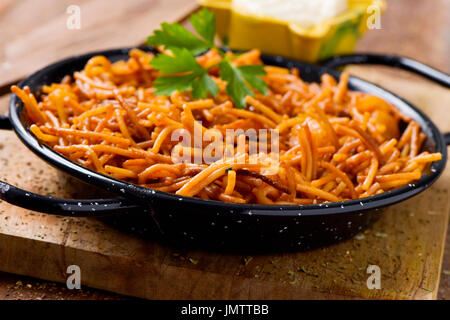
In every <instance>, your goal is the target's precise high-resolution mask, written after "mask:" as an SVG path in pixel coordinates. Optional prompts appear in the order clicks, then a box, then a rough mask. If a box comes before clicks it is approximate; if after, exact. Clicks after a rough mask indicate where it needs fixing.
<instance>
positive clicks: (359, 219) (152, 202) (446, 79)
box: [0, 48, 450, 251]
mask: <svg viewBox="0 0 450 320" xmlns="http://www.w3.org/2000/svg"><path fill="white" fill-rule="evenodd" d="M148 50H151V49H148ZM128 51H129V49H128V48H127V49H119V50H109V51H103V52H95V53H90V54H86V55H82V56H77V57H74V58H70V59H66V60H63V61H60V62H57V63H55V64H52V65H50V66H48V67H46V68H44V69H42V70H40V71H38V72H36V73H34V74H33V75H31V76H30V77H28V78H27V79H25V80H24V81H22V82H21V83H20V85H19V86H20V87H24V86H29V87H30V88H31V90H32V91H33V92H37V91H39V89H40V88H41V87H42V86H43V85H45V84H50V83H52V82H58V81H60V80H61V79H62V78H63V77H64V76H65V75H67V74H72V73H73V72H74V71H77V70H80V69H82V68H83V67H84V65H85V63H86V62H87V61H88V59H89V58H91V57H92V56H94V55H104V56H106V57H108V58H109V59H111V60H112V61H116V60H120V59H126V58H127V54H128ZM263 60H264V62H265V63H266V64H269V65H277V66H283V67H289V68H290V67H296V68H298V69H299V70H300V74H301V75H302V78H303V79H304V80H305V81H308V82H312V81H315V82H318V81H320V76H321V75H322V74H324V73H329V74H331V75H332V76H334V77H335V78H338V77H339V74H340V73H339V72H338V71H336V70H335V69H332V68H333V67H338V66H342V65H345V64H363V63H364V64H365V63H367V64H384V65H388V66H393V67H400V68H403V69H407V70H410V71H413V72H416V73H419V74H421V75H423V76H425V77H427V78H429V79H431V80H434V81H436V82H438V83H439V84H441V85H443V86H445V87H447V88H449V87H450V76H449V75H447V74H444V73H442V72H439V71H437V70H435V69H433V68H431V67H428V66H426V65H423V64H421V63H419V62H416V61H413V60H410V59H406V58H401V57H396V56H383V55H349V56H342V57H337V58H333V59H331V60H328V61H327V62H325V63H324V64H323V65H321V66H318V65H312V64H307V63H303V62H298V61H293V60H289V59H285V58H281V57H274V56H267V55H264V56H263ZM349 87H350V89H352V90H357V91H362V92H367V93H370V94H373V95H376V96H379V97H381V98H383V99H385V100H386V101H388V102H390V103H391V104H393V105H395V106H396V107H397V108H398V109H399V110H401V111H402V112H404V113H405V114H407V115H409V116H410V117H411V118H413V119H414V120H415V121H417V122H418V123H419V124H420V126H421V127H422V130H423V132H424V133H425V134H426V135H427V139H426V142H425V144H424V147H423V149H424V150H428V151H430V152H440V153H442V160H440V161H437V162H434V163H433V164H432V166H431V169H430V171H429V172H428V173H427V174H425V175H423V176H422V178H421V179H420V180H419V181H418V182H417V183H415V184H410V185H408V186H404V187H402V188H399V189H397V190H393V191H390V192H385V193H382V194H379V195H376V196H372V197H368V198H364V199H358V200H350V201H344V202H336V203H329V204H322V205H304V206H301V205H284V206H267V205H251V204H245V205H243V204H231V203H223V202H219V201H208V200H200V199H195V198H188V197H180V196H177V195H174V194H169V193H164V192H160V191H155V190H152V189H148V188H144V187H140V186H137V185H134V184H130V183H127V182H124V181H120V180H116V179H113V178H110V177H108V176H105V175H102V174H100V173H97V172H94V171H92V170H89V169H87V168H85V167H83V166H81V165H79V164H76V163H74V162H72V161H70V160H68V159H66V158H64V157H63V156H61V155H60V154H58V153H57V152H55V151H53V150H52V149H51V148H49V147H47V146H45V145H43V144H41V143H40V142H39V141H38V140H37V139H36V138H35V137H34V135H33V134H32V133H31V132H30V130H29V128H28V126H27V124H26V123H27V122H26V114H25V111H24V108H23V104H22V102H21V101H20V99H19V98H18V97H17V96H16V95H13V96H12V98H11V102H10V109H9V112H10V114H9V117H6V116H3V117H1V118H0V128H1V129H13V130H14V131H15V132H16V134H17V136H18V137H19V138H20V139H21V140H22V142H23V143H24V144H25V145H26V146H27V147H28V148H29V149H31V150H32V151H33V152H34V153H35V154H37V155H38V156H39V157H41V158H42V159H44V160H45V161H47V162H48V163H50V164H52V165H53V166H55V167H56V168H58V169H60V170H62V171H64V172H65V173H68V174H69V175H72V176H74V177H76V178H78V179H80V180H82V181H84V182H86V183H88V184H91V185H94V186H96V187H100V188H102V189H104V190H107V191H109V192H111V193H113V194H116V197H115V198H111V199H95V200H72V199H58V198H54V197H49V196H42V195H38V194H35V193H31V192H28V191H25V190H21V189H19V188H17V187H15V186H12V185H10V184H8V183H5V182H1V181H0V198H1V199H3V200H5V201H7V202H9V203H11V204H14V205H17V206H20V207H23V208H27V209H30V210H35V211H40V212H44V213H48V214H55V215H64V216H72V217H84V216H91V217H102V218H104V219H113V220H114V221H115V223H116V224H118V225H119V226H127V227H131V228H133V229H134V230H141V231H142V230H144V231H145V230H150V231H149V232H150V233H152V234H154V235H157V236H158V238H161V239H163V240H166V241H169V242H170V243H173V244H176V245H182V246H185V245H187V246H200V247H208V248H213V249H216V250H219V249H226V250H252V251H253V250H254V251H261V250H263V251H266V250H271V251H273V250H278V251H281V250H299V249H309V248H313V247H317V246H322V245H326V244H330V243H333V242H337V241H339V240H342V239H345V238H349V237H352V236H354V235H355V234H357V233H358V232H360V231H361V230H363V229H365V228H366V227H367V226H369V225H370V224H371V223H372V222H373V221H374V220H376V219H377V218H378V217H379V215H380V213H381V212H382V211H383V209H384V208H386V207H387V206H389V205H392V204H394V203H397V202H400V201H403V200H406V199H408V198H410V197H412V196H415V195H417V194H418V193H420V192H422V191H424V190H425V189H427V188H428V187H430V185H431V184H432V183H433V182H435V181H436V179H437V178H438V177H439V176H440V175H441V173H442V172H443V170H444V168H445V164H446V161H447V147H446V145H448V144H450V135H449V134H448V133H447V134H445V135H443V134H442V133H441V132H440V131H439V130H438V128H437V127H436V125H435V124H434V123H433V122H432V121H431V120H430V119H429V118H428V117H427V116H426V115H425V114H423V113H422V112H421V111H420V110H418V109H417V108H415V107H414V106H412V105H411V104H410V103H408V102H406V101H404V100H402V99H401V98H399V97H397V96H396V95H394V94H392V93H390V92H388V91H386V90H384V89H382V88H380V87H378V86H376V85H374V84H371V83H369V82H367V81H364V80H361V79H358V78H355V77H350V80H349Z"/></svg>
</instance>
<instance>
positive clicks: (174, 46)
mask: <svg viewBox="0 0 450 320" xmlns="http://www.w3.org/2000/svg"><path fill="white" fill-rule="evenodd" d="M190 22H191V24H192V26H193V27H194V29H195V31H196V32H197V34H198V36H197V35H195V34H193V33H192V32H190V31H189V30H187V29H186V28H184V27H183V26H181V25H180V24H179V23H167V22H164V23H162V24H161V29H160V30H156V31H155V32H154V33H153V34H152V35H151V36H150V37H148V39H147V44H148V45H151V46H164V47H165V48H166V49H169V50H170V51H171V53H172V55H167V54H158V55H156V56H155V57H154V58H153V59H152V60H151V62H150V64H151V65H152V66H153V67H154V68H155V69H157V70H159V71H160V73H161V74H162V75H160V76H159V77H158V78H157V79H156V80H155V83H154V86H155V88H156V92H155V93H156V94H163V95H170V94H171V93H172V92H174V91H180V92H183V91H189V90H192V91H191V94H192V97H193V98H194V99H200V98H206V97H207V96H208V94H211V95H212V96H213V97H216V96H217V93H218V92H219V87H218V86H217V84H216V83H215V82H214V80H213V79H212V78H211V76H210V75H209V73H208V70H209V69H210V68H213V67H215V66H218V67H219V68H220V70H219V76H220V78H221V79H222V80H224V81H226V82H227V85H226V90H227V94H228V95H229V96H230V97H231V99H232V100H233V102H234V104H235V105H236V106H237V107H238V108H241V109H242V108H245V106H246V103H245V98H246V97H247V96H248V95H251V96H253V94H254V93H253V90H252V88H253V89H254V90H256V91H258V92H261V93H263V94H266V93H267V84H266V82H265V81H264V80H263V79H262V78H261V76H263V75H265V74H266V72H265V71H264V67H263V66H262V65H245V66H235V65H234V64H233V63H232V62H231V60H230V58H229V57H228V56H227V55H225V52H224V51H223V50H222V49H220V48H218V47H217V46H216V45H215V43H214V38H215V34H216V21H215V17H214V14H213V13H212V12H211V11H209V10H208V9H202V10H200V11H198V12H197V13H194V14H192V15H191V17H190ZM212 48H214V49H216V50H217V51H218V52H219V53H220V55H221V56H222V57H223V60H222V61H221V62H220V63H218V64H217V65H214V66H210V67H209V68H203V67H202V66H201V65H200V64H199V63H198V62H197V60H196V59H195V56H196V55H198V54H201V53H203V52H205V51H207V50H209V49H212Z"/></svg>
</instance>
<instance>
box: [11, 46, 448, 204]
mask: <svg viewBox="0 0 450 320" xmlns="http://www.w3.org/2000/svg"><path fill="white" fill-rule="evenodd" d="M152 57H153V55H152V54H151V53H147V52H144V51H141V50H138V49H134V50H131V52H130V58H129V59H128V60H127V61H118V62H115V63H111V62H110V61H109V60H108V59H107V58H105V57H103V56H96V57H93V58H91V59H90V60H89V61H88V63H87V64H86V66H85V68H84V69H83V70H82V71H79V72H75V73H74V74H73V75H71V76H69V75H68V76H66V77H65V78H64V79H63V80H62V81H61V82H60V83H53V84H51V85H47V86H44V87H43V88H42V92H41V93H40V95H39V96H38V97H36V96H35V95H33V94H32V93H31V92H30V89H29V88H27V87H25V88H23V89H20V88H18V87H17V86H13V87H12V91H13V92H14V93H15V94H16V95H18V96H19V97H20V99H21V100H22V101H23V102H24V105H25V108H26V111H27V114H28V117H29V121H30V124H31V126H30V130H31V131H32V132H33V134H34V135H35V136H36V137H37V138H38V139H39V140H41V141H43V142H44V143H45V144H47V145H49V146H51V147H52V148H53V149H54V150H56V151H57V152H59V153H61V154H62V155H64V156H66V157H67V158H69V159H71V160H72V161H74V162H77V163H79V164H81V165H83V166H86V167H88V168H90V169H92V170H95V171H98V172H100V173H102V174H105V175H108V176H111V177H113V178H116V179H121V180H125V181H128V182H130V183H135V184H139V185H141V186H145V187H148V188H152V189H155V190H161V191H165V192H170V193H175V194H177V195H180V196H190V197H198V198H202V199H211V200H219V201H226V202H235V203H258V204H270V205H274V204H314V203H322V202H335V201H343V200H348V199H356V198H363V197H368V196H371V195H375V194H379V193H382V192H385V191H387V190H391V189H395V188H399V187H401V186H404V185H406V184H409V183H413V182H414V181H417V180H418V179H419V178H420V177H421V175H422V173H423V172H424V171H425V170H426V169H427V167H428V166H429V164H430V163H431V162H433V161H437V160H440V159H441V154H439V153H429V152H427V151H424V152H420V150H421V146H422V144H423V142H424V140H425V138H426V136H425V134H424V133H422V132H421V130H420V126H419V125H418V124H417V123H416V122H414V121H413V120H411V119H409V118H408V117H406V116H405V115H403V114H401V113H400V112H399V111H397V110H396V109H394V108H393V107H392V106H391V105H389V104H388V103H387V102H385V101H383V100H382V99H380V98H378V97H375V96H372V95H369V94H365V93H361V92H353V91H350V90H348V87H347V82H348V74H347V73H343V74H342V76H341V78H340V80H339V81H338V82H336V80H335V79H334V78H333V77H331V76H330V75H327V74H325V75H323V76H322V81H321V84H317V83H306V82H304V81H302V79H301V78H300V77H299V74H298V70H296V69H292V70H288V69H285V68H280V67H275V66H266V67H265V69H266V72H267V75H266V76H264V80H265V81H266V82H267V84H268V87H269V93H268V94H267V95H262V94H260V93H257V92H255V94H254V96H248V97H247V98H246V103H247V108H246V109H245V110H242V109H237V108H235V107H234V106H233V103H232V101H231V99H230V97H229V96H228V95H227V93H226V90H225V83H224V82H223V81H222V80H220V78H219V77H218V76H217V75H218V70H217V68H215V67H213V68H211V69H210V75H211V76H212V77H213V79H214V81H215V82H216V83H217V85H218V86H219V88H220V91H219V94H218V95H217V97H216V98H212V97H210V98H207V99H200V100H194V99H192V97H191V95H190V93H189V92H175V93H173V94H172V95H171V96H170V97H167V96H159V95H155V94H154V91H155V88H154V87H153V86H152V85H153V81H154V80H155V79H156V77H157V76H158V71H156V70H154V69H152V67H151V66H150V64H149V61H150V60H151V59H152ZM220 59H221V57H220V55H219V54H218V53H217V52H216V51H214V50H211V51H209V52H208V53H206V54H204V55H203V56H200V57H198V58H197V60H198V62H199V63H200V64H201V65H202V66H211V65H214V64H216V63H217V62H218V61H220ZM232 59H233V62H234V63H235V64H236V65H246V64H257V63H261V61H260V58H259V52H258V51H257V50H252V51H250V52H248V53H245V54H242V55H239V56H237V57H233V58H232ZM401 122H403V123H406V125H407V126H406V129H405V130H404V131H403V133H401V132H400V123H401ZM229 129H235V130H236V129H242V130H244V131H245V130H248V129H255V130H256V133H257V138H258V139H257V140H256V141H250V140H251V139H249V138H248V137H245V136H244V135H240V136H237V137H236V139H232V141H223V145H222V147H223V149H224V150H227V152H229V153H227V156H226V157H224V158H221V159H216V161H214V162H213V163H207V162H206V161H205V160H204V159H203V158H202V154H203V152H204V151H205V150H206V148H207V146H208V143H209V142H205V141H201V142H200V144H198V143H197V144H195V143H194V144H193V145H192V146H185V145H182V144H181V143H180V142H179V140H176V141H173V139H172V136H173V134H174V132H181V133H183V132H185V133H190V134H191V135H192V134H195V131H196V130H197V132H201V133H202V135H203V137H204V139H205V137H206V138H208V139H209V140H208V141H212V140H214V139H212V137H214V135H215V134H217V133H221V134H222V135H223V136H226V132H227V130H229ZM260 129H268V130H272V131H269V134H268V136H269V137H270V136H272V135H274V133H277V134H278V135H279V140H278V145H277V148H278V150H279V151H278V157H279V158H278V167H277V170H276V171H275V172H269V173H267V167H268V164H267V161H266V160H267V159H268V158H269V156H272V155H273V153H274V150H272V148H273V146H272V145H270V143H269V142H267V140H265V142H263V139H260V138H261V133H260V132H261V131H258V130H260ZM177 130H178V131H177ZM214 141H215V140H214ZM251 143H256V145H254V146H256V147H257V148H256V150H261V148H262V149H263V150H266V151H264V152H263V151H257V152H256V153H251V152H250V151H251ZM174 151H177V152H178V154H181V155H186V154H187V155H190V156H189V160H190V161H184V162H176V161H175V162H174V159H173V157H172V155H173V153H174ZM195 159H197V160H198V159H200V161H195Z"/></svg>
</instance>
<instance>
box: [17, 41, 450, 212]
mask: <svg viewBox="0 0 450 320" xmlns="http://www.w3.org/2000/svg"><path fill="white" fill-rule="evenodd" d="M130 49H131V48H123V49H114V50H107V51H99V52H93V53H88V54H84V55H80V56H76V57H72V58H68V59H65V60H61V61H59V62H56V63H54V64H51V65H49V66H47V67H45V68H43V69H41V70H40V71H37V72H36V73H34V74H32V75H31V76H29V77H28V78H27V79H25V80H24V81H22V82H21V83H20V84H19V86H20V87H24V86H26V85H29V86H30V87H31V88H32V90H33V91H34V92H36V91H38V89H39V88H40V87H41V86H42V85H44V84H48V83H50V82H55V81H58V80H59V79H50V78H49V77H47V74H48V73H50V72H51V71H55V70H57V69H69V68H70V65H71V64H73V63H75V62H78V63H80V61H86V60H88V59H89V58H90V57H92V56H94V55H105V56H107V57H116V58H117V57H119V56H124V57H125V56H126V55H127V53H128V51H129V50H130ZM149 50H151V49H149ZM262 58H263V60H264V62H265V63H267V64H272V65H278V66H286V67H300V68H301V69H303V70H304V71H305V70H306V72H307V73H309V72H310V73H316V74H319V75H321V74H323V73H330V74H331V75H333V76H335V77H338V76H339V74H340V73H339V72H338V71H336V70H333V69H329V68H325V67H322V66H317V65H312V64H307V63H303V62H298V61H294V60H290V59H285V58H282V57H274V56H268V55H263V56H262ZM349 87H350V88H351V89H354V90H358V91H363V92H368V93H371V94H374V95H377V96H379V97H382V98H383V99H385V100H387V101H389V102H390V103H392V104H393V105H395V106H396V107H397V108H398V109H400V110H401V111H403V112H405V113H407V114H408V115H409V116H411V117H412V118H413V119H414V120H415V121H417V122H418V123H419V124H420V126H421V127H422V130H423V131H424V132H425V133H426V134H427V136H428V139H430V140H431V141H432V143H433V144H434V145H435V152H441V153H442V160H440V161H437V162H434V163H433V164H432V165H431V170H430V173H429V174H425V175H423V176H422V178H421V179H420V180H419V181H417V182H416V183H415V184H410V185H407V186H404V187H401V188H399V189H396V190H393V191H387V192H384V193H382V194H379V195H375V196H371V197H367V198H362V199H355V200H347V201H341V202H330V203H323V204H314V205H259V204H236V203H227V202H221V201H215V200H203V199H197V198H191V197H184V196H177V195H174V194H171V193H166V192H162V191H157V190H153V189H149V188H145V187H141V186H138V185H134V184H131V183H128V182H124V181H121V180H117V179H114V178H111V177H108V176H105V175H103V174H100V173H98V172H95V171H93V170H90V169H88V168H86V167H83V166H82V165H80V164H77V163H75V162H73V161H71V160H69V159H67V158H65V157H64V156H62V155H61V154H59V153H57V152H55V151H54V150H52V149H51V148H49V147H47V146H46V145H43V144H41V143H40V142H39V141H38V140H37V139H36V138H35V137H34V135H33V134H32V133H31V132H30V130H29V127H28V126H27V124H26V123H25V121H24V118H23V117H22V116H21V115H22V110H23V104H22V102H21V101H20V99H19V98H18V97H17V96H16V95H13V96H12V98H11V101H10V121H11V124H12V126H13V129H14V131H15V132H16V134H17V135H18V136H19V138H20V139H21V140H22V142H23V143H24V144H25V145H26V146H27V147H28V148H29V149H31V150H32V151H33V152H34V153H35V154H36V155H38V156H39V157H40V158H42V159H44V160H45V161H47V162H48V163H50V164H52V165H53V166H55V167H57V168H58V169H60V170H62V171H64V172H66V173H68V174H70V175H72V176H74V177H76V178H79V179H81V180H83V181H84V182H87V183H91V184H93V185H96V186H98V187H101V188H103V189H106V190H108V191H111V192H113V193H116V194H117V195H119V196H121V197H125V198H127V199H129V200H130V201H133V200H132V199H135V200H137V201H138V203H139V204H141V203H142V205H143V206H145V203H146V202H149V201H150V202H154V201H157V200H158V199H160V200H171V201H179V202H180V201H182V202H185V203H186V204H191V205H198V206H199V207H205V206H206V207H209V208H210V209H211V210H214V209H222V210H223V209H228V210H229V211H230V212H235V213H245V214H255V215H277V216H279V215H280V213H282V214H283V215H285V216H299V215H302V216H306V215H316V214H321V215H322V214H338V213H346V212H354V211H365V210H369V209H376V208H381V207H385V206H388V205H392V204H395V203H397V202H400V201H403V200H406V199H408V198H410V197H412V196H414V195H416V194H418V193H420V192H422V191H424V190H425V189H426V188H428V187H429V186H430V185H431V184H432V183H434V182H435V181H436V179H437V178H438V177H439V176H440V175H441V174H442V172H443V170H444V168H445V164H446V161H447V147H446V144H445V141H444V138H443V136H442V134H441V133H440V131H439V130H438V128H437V127H436V125H435V124H434V123H433V122H432V121H431V120H430V119H429V118H428V117H427V116H426V115H425V114H424V113H423V112H421V111H420V110H418V109H417V108H415V107H414V106H412V105H411V104H409V103H408V102H406V101H405V100H403V99H401V98H400V97H398V96H396V95H395V94H393V93H390V92H389V91H387V90H385V89H382V88H380V87H378V86H376V85H374V84H372V83H370V82H367V81H365V80H362V79H359V78H356V77H350V80H349Z"/></svg>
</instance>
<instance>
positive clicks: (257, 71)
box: [238, 64, 267, 94]
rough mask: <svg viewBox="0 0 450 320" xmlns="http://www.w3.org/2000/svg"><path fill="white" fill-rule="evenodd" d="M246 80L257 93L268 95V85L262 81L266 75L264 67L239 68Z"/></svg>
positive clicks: (248, 66) (255, 65)
mask: <svg viewBox="0 0 450 320" xmlns="http://www.w3.org/2000/svg"><path fill="white" fill-rule="evenodd" d="M238 70H239V71H240V72H241V73H242V76H243V77H244V79H245V80H246V81H247V82H248V83H249V84H250V85H251V86H252V87H253V88H254V89H256V90H257V91H259V92H261V93H262V94H267V83H266V82H265V81H264V80H263V79H261V76H265V75H266V71H264V66H262V65H257V64H253V65H246V66H240V67H238Z"/></svg>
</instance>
